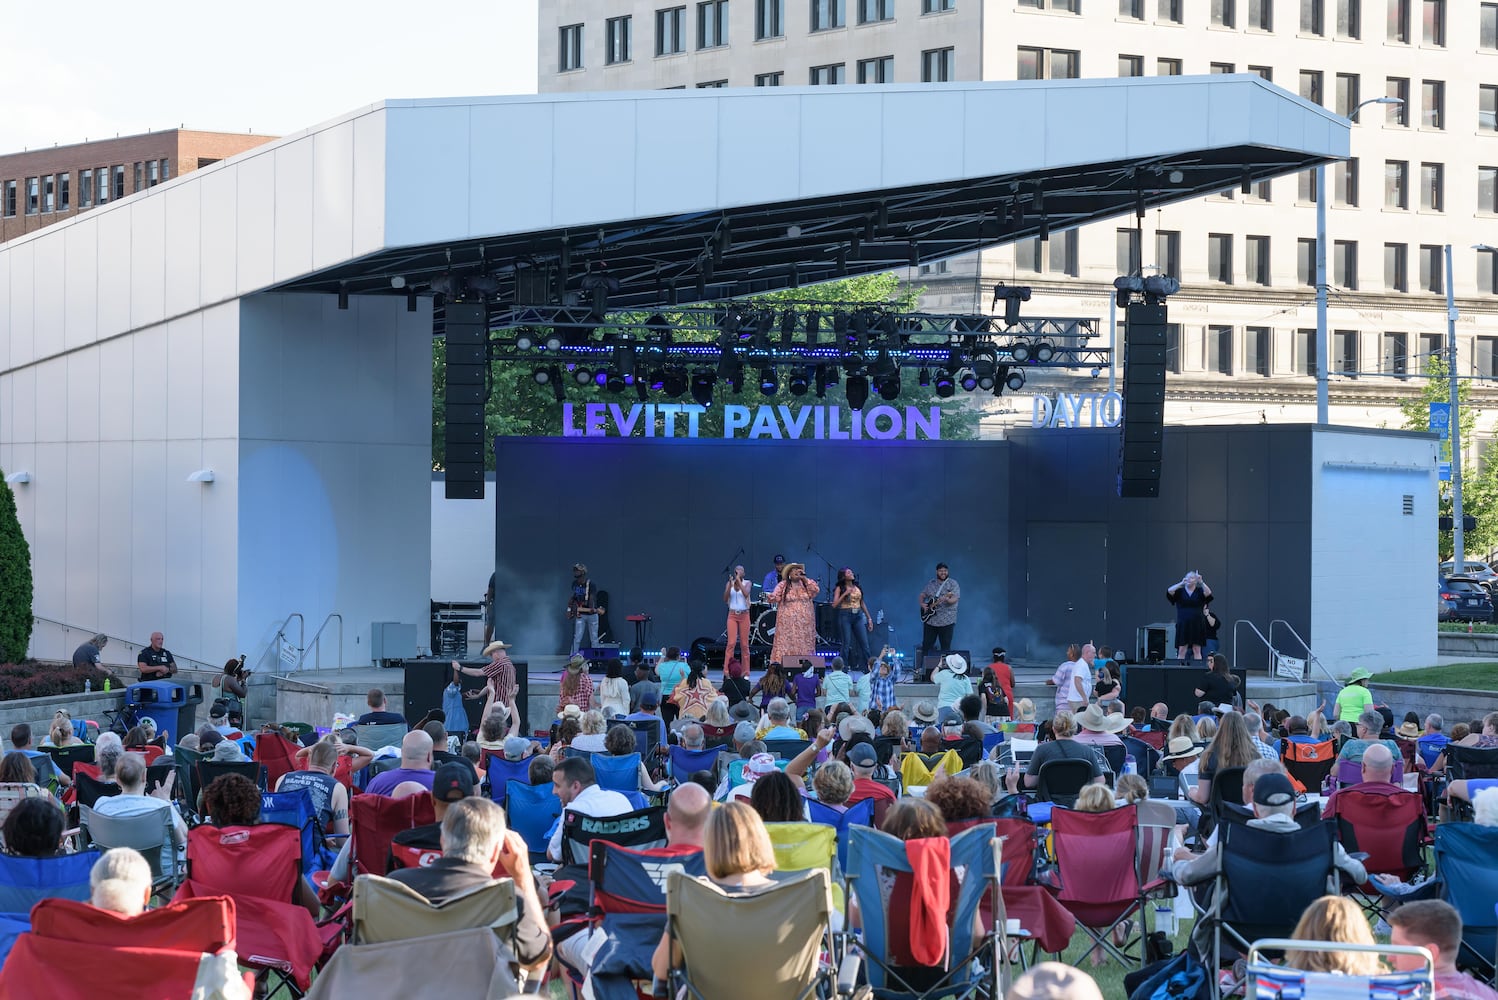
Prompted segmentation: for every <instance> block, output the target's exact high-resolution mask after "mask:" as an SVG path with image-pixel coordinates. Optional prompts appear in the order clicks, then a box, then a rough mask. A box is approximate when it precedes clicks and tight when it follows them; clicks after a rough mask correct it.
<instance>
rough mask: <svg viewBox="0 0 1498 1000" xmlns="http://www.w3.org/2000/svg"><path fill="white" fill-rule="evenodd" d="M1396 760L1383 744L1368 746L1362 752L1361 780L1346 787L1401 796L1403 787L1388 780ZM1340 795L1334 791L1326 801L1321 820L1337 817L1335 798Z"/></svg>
mask: <svg viewBox="0 0 1498 1000" xmlns="http://www.w3.org/2000/svg"><path fill="white" fill-rule="evenodd" d="M1397 759H1398V758H1397V756H1396V755H1395V754H1392V753H1390V752H1389V748H1388V747H1387V746H1385V745H1384V744H1383V743H1371V744H1369V746H1368V749H1366V750H1364V751H1363V780H1362V781H1360V782H1358V783H1357V784H1356V785H1350V786H1348V787H1350V788H1356V789H1357V790H1358V791H1359V792H1366V793H1368V794H1372V795H1383V796H1389V795H1403V794H1404V786H1403V785H1396V784H1394V782H1393V781H1391V780H1390V779H1391V778H1393V777H1394V761H1395V760H1397ZM1340 795H1341V792H1340V791H1334V792H1332V794H1331V796H1330V797H1329V798H1328V799H1327V800H1326V807H1325V809H1323V810H1322V813H1321V815H1322V818H1323V819H1331V818H1332V817H1333V816H1335V815H1337V798H1338V797H1339V796H1340Z"/></svg>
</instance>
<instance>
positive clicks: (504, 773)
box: [484, 756, 531, 805]
mask: <svg viewBox="0 0 1498 1000" xmlns="http://www.w3.org/2000/svg"><path fill="white" fill-rule="evenodd" d="M530 773H531V758H529V757H526V758H524V759H523V760H505V759H504V758H503V757H493V756H491V757H490V758H489V770H488V772H487V773H486V776H485V779H484V780H485V781H487V782H488V783H489V798H491V799H493V800H494V801H495V802H497V803H499V804H500V805H504V804H505V790H506V788H508V787H509V784H510V782H512V781H518V782H520V783H521V784H522V785H528V784H530Z"/></svg>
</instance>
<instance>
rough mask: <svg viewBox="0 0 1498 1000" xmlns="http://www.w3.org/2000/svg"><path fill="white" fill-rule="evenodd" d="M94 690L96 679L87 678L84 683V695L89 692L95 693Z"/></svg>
mask: <svg viewBox="0 0 1498 1000" xmlns="http://www.w3.org/2000/svg"><path fill="white" fill-rule="evenodd" d="M93 689H94V679H93V678H92V677H86V678H84V681H83V693H84V694H88V693H89V692H91V691H93Z"/></svg>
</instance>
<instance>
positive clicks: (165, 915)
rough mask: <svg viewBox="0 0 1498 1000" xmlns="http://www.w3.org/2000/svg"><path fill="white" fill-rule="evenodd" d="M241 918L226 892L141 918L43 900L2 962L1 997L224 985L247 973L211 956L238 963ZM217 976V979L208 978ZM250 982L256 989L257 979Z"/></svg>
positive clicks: (77, 997) (89, 998) (143, 993)
mask: <svg viewBox="0 0 1498 1000" xmlns="http://www.w3.org/2000/svg"><path fill="white" fill-rule="evenodd" d="M234 923H235V914H234V902H233V900H231V899H228V898H225V897H222V896H211V897H205V898H202V899H191V900H185V901H183V902H180V903H172V904H170V905H169V906H163V907H160V908H158V909H155V910H147V911H146V912H145V913H142V914H141V915H140V916H138V917H122V916H120V915H119V914H118V913H111V912H110V911H108V910H101V909H98V908H96V907H94V906H90V905H89V904H88V903H80V902H75V901H74V900H70V899H44V900H42V901H41V902H39V903H37V904H36V906H35V907H34V908H33V909H32V911H31V930H30V931H29V932H27V933H25V934H22V935H20V936H19V937H18V938H16V943H15V946H14V947H13V948H12V949H11V952H10V955H9V957H8V958H6V960H5V965H4V966H3V967H0V996H5V997H47V998H48V1000H98V998H99V997H188V996H192V995H193V990H194V988H195V986H198V985H210V986H211V985H218V986H220V987H221V986H222V985H224V983H225V982H227V981H229V979H230V977H231V976H233V977H237V976H239V975H240V973H239V972H238V970H237V969H236V968H234V967H233V966H232V965H228V962H227V961H225V962H221V963H220V964H219V965H218V966H217V967H214V966H213V965H211V964H209V963H205V961H204V959H205V958H206V957H208V956H222V957H223V958H225V959H226V960H229V961H232V956H233V952H234V946H235V938H234ZM115 942H129V944H128V945H121V944H116V943H115ZM225 965H228V967H227V968H225V967H224V966H225ZM215 973H216V974H217V975H218V977H219V979H218V982H217V984H213V983H208V982H203V980H205V979H207V978H208V977H210V976H212V975H214V974H215ZM244 980H245V986H246V987H247V988H249V987H250V986H251V982H250V977H248V976H245V977H244Z"/></svg>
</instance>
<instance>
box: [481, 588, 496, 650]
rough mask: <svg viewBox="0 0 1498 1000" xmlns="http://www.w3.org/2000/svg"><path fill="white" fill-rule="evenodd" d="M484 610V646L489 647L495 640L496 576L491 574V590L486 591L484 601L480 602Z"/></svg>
mask: <svg viewBox="0 0 1498 1000" xmlns="http://www.w3.org/2000/svg"><path fill="white" fill-rule="evenodd" d="M480 604H482V605H483V608H484V645H485V646H487V645H489V643H490V641H491V640H492V639H493V638H494V574H493V573H490V574H489V589H487V590H485V591H484V599H483V600H482V601H481V602H480Z"/></svg>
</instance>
